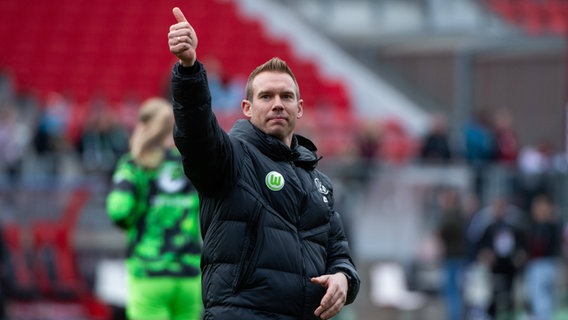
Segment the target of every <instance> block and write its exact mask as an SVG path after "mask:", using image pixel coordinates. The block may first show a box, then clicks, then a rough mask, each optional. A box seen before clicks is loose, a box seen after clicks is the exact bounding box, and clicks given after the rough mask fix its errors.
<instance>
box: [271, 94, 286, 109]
mask: <svg viewBox="0 0 568 320" xmlns="http://www.w3.org/2000/svg"><path fill="white" fill-rule="evenodd" d="M272 108H273V109H283V108H284V104H283V102H282V99H281V98H280V97H279V96H276V97H275V98H274V103H273V104H272Z"/></svg>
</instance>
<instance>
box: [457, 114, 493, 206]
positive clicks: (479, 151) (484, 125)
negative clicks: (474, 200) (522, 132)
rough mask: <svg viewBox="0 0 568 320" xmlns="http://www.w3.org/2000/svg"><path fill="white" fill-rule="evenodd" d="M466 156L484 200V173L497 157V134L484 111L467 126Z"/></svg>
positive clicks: (479, 193) (481, 197)
mask: <svg viewBox="0 0 568 320" xmlns="http://www.w3.org/2000/svg"><path fill="white" fill-rule="evenodd" d="M464 134H465V150H464V151H465V157H466V160H467V161H468V163H469V164H470V165H471V166H472V169H473V172H474V181H473V184H474V190H475V192H476V193H477V195H478V196H479V197H480V199H482V200H483V197H484V194H483V192H484V190H483V185H484V184H485V179H484V173H485V171H486V169H487V167H488V165H489V164H491V162H492V161H493V160H494V158H495V150H496V147H495V144H496V142H495V136H494V134H493V130H492V128H491V125H490V123H489V119H488V118H487V114H486V113H485V112H484V111H479V112H477V113H476V114H475V115H474V117H473V118H472V119H471V120H470V122H469V123H468V124H467V125H466V127H465V131H464Z"/></svg>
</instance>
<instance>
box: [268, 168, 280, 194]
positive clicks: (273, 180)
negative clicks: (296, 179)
mask: <svg viewBox="0 0 568 320" xmlns="http://www.w3.org/2000/svg"><path fill="white" fill-rule="evenodd" d="M264 182H265V183H266V186H267V187H268V189H270V190H272V191H279V190H282V188H284V177H283V176H282V174H281V173H280V172H276V171H270V172H269V173H268V174H267V175H266V178H264Z"/></svg>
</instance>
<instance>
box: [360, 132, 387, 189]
mask: <svg viewBox="0 0 568 320" xmlns="http://www.w3.org/2000/svg"><path fill="white" fill-rule="evenodd" d="M380 146H381V127H380V125H379V123H377V122H376V121H363V122H362V124H361V127H360V129H359V130H358V132H357V133H356V136H355V148H356V150H357V154H358V156H359V159H360V160H361V164H362V165H361V167H362V172H361V175H360V176H361V177H362V179H363V180H364V181H363V183H365V182H366V181H367V180H368V179H370V178H371V177H370V172H371V171H372V170H373V169H374V168H375V166H376V164H377V162H378V160H379V150H380Z"/></svg>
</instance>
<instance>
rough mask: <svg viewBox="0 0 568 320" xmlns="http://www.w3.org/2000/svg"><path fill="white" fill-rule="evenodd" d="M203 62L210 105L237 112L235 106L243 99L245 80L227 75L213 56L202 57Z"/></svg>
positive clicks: (220, 109) (214, 107) (237, 109)
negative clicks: (209, 92)
mask: <svg viewBox="0 0 568 320" xmlns="http://www.w3.org/2000/svg"><path fill="white" fill-rule="evenodd" d="M203 64H204V65H205V68H206V69H207V79H208V80H209V90H210V91H211V105H212V107H213V109H214V110H216V111H225V112H229V113H232V112H239V111H240V109H239V108H237V107H238V106H240V105H241V100H242V99H244V96H243V92H244V90H245V81H244V79H240V78H238V77H229V75H227V74H226V73H225V72H224V71H223V66H222V65H221V63H220V62H219V61H218V60H217V59H216V58H214V57H212V56H209V57H207V58H205V59H204V62H203Z"/></svg>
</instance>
